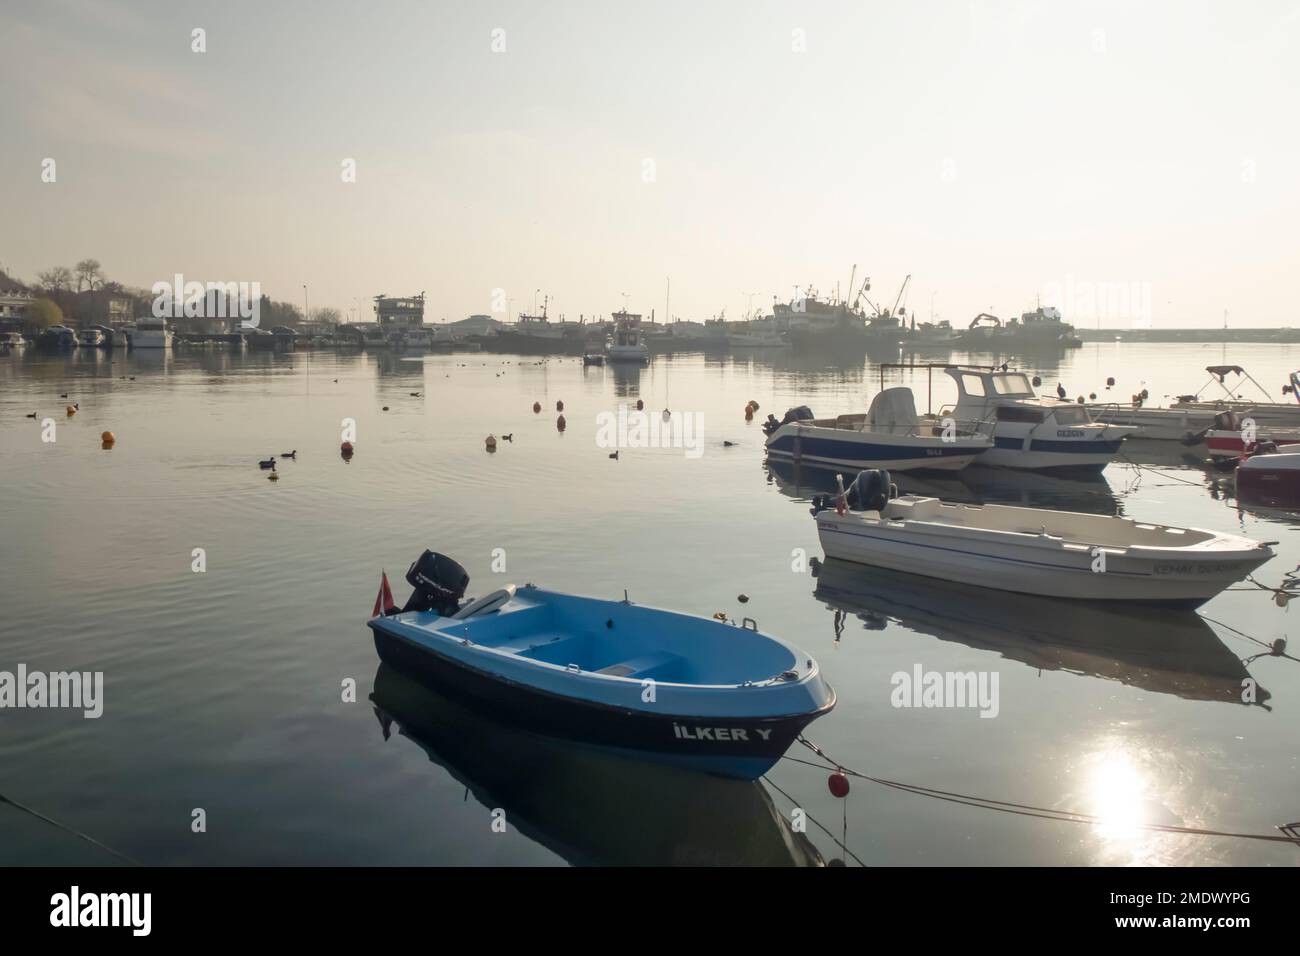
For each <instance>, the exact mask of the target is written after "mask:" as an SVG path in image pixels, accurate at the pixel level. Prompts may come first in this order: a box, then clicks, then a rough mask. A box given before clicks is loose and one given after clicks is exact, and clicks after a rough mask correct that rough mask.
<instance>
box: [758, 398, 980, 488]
mask: <svg viewBox="0 0 1300 956" xmlns="http://www.w3.org/2000/svg"><path fill="white" fill-rule="evenodd" d="M763 430H764V431H765V432H767V435H768V438H767V454H768V457H769V458H770V459H772V460H775V461H793V462H795V463H797V464H803V465H810V466H813V467H820V468H840V469H849V470H852V471H858V470H860V469H863V468H887V469H890V470H892V471H909V470H914V469H915V470H920V469H927V470H943V471H953V470H956V469H958V468H965V467H966V466H967V465H969V464H970V463H971V462H972V461H974V460H975V459H976V458H979V457H980V456H982V455H983V454H985V453H986V452H987V451H989V449H991V448H992V447H993V440H992V439H991V438H989V437H988V436H987V435H981V434H977V433H974V432H967V433H962V432H960V431H958V430H957V428H956V426H955V424H954V425H953V426H952V427H951V428H949V429H947V430H946V431H945V428H944V426H942V425H939V424H935V423H933V422H923V421H922V420H921V419H920V418H919V417H917V414H916V406H915V404H914V403H913V400H912V390H911V389H910V388H887V389H885V390H884V391H882V392H880V393H879V394H877V395H876V397H875V398H874V399H872V401H871V408H870V410H869V411H868V412H867V413H866V414H865V415H863V414H861V413H859V414H856V415H840V416H837V417H836V418H813V417H812V412H811V411H809V410H808V408H807V406H799V407H798V408H792V409H790V410H789V411H788V412H786V413H785V420H784V421H782V422H778V421H777V420H776V418H775V417H774V416H771V415H769V416H768V421H767V423H766V424H765V425H764V426H763Z"/></svg>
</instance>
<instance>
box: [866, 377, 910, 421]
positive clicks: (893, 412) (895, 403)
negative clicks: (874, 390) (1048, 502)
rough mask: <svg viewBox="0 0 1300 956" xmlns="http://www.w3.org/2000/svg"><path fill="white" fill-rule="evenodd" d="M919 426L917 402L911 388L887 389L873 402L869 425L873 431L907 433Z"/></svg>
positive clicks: (869, 414)
mask: <svg viewBox="0 0 1300 956" xmlns="http://www.w3.org/2000/svg"><path fill="white" fill-rule="evenodd" d="M917 424H918V418H917V415H916V402H915V401H914V400H913V398H912V390H911V389H910V388H907V387H905V386H899V387H897V388H887V389H885V390H884V391H883V392H879V393H878V394H877V395H876V397H875V398H873V399H872V400H871V408H870V409H869V410H868V411H867V425H868V426H869V427H870V429H871V430H872V431H880V432H894V433H897V432H904V433H906V432H910V431H912V430H913V429H914V428H916V426H917Z"/></svg>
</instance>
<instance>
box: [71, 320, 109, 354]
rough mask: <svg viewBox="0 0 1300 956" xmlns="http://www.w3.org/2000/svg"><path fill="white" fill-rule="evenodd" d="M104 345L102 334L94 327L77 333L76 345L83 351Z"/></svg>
mask: <svg viewBox="0 0 1300 956" xmlns="http://www.w3.org/2000/svg"><path fill="white" fill-rule="evenodd" d="M103 344H104V333H103V332H101V331H100V330H99V329H97V328H96V327H95V326H93V325H92V326H90V327H89V328H85V329H80V330H78V332H77V345H79V346H80V347H81V348H83V349H97V348H99V347H100V346H101V345H103Z"/></svg>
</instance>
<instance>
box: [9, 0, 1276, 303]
mask: <svg viewBox="0 0 1300 956" xmlns="http://www.w3.org/2000/svg"><path fill="white" fill-rule="evenodd" d="M0 23H3V25H4V29H3V30H0V70H3V72H4V74H5V76H6V82H5V83H4V86H3V90H0V104H3V106H2V109H3V117H4V120H3V128H4V131H5V143H6V148H5V149H4V150H3V153H2V154H0V204H2V206H3V208H4V210H5V212H6V214H7V215H6V219H7V224H8V226H9V230H8V233H9V234H8V237H7V239H6V241H4V242H3V243H0V267H3V268H4V269H6V270H7V271H8V272H9V273H10V274H11V275H13V276H14V277H15V278H18V279H20V280H23V281H31V280H33V279H34V278H35V276H36V273H37V272H38V271H40V270H43V269H47V268H50V267H51V266H55V265H67V266H71V265H73V264H74V263H75V262H76V261H77V260H78V259H82V258H86V257H94V258H97V259H98V260H99V261H100V262H101V263H102V265H103V269H104V272H105V274H106V276H107V277H108V278H110V279H115V280H117V281H119V282H122V283H123V284H126V285H131V286H140V287H144V288H146V289H147V288H149V287H150V286H152V285H153V283H155V282H158V281H170V280H171V278H172V276H173V275H174V274H176V273H181V274H183V275H184V276H185V277H186V278H187V279H190V280H196V281H200V282H210V281H246V282H252V281H256V282H259V283H260V284H261V287H262V290H263V291H264V292H266V293H267V294H269V295H271V296H272V297H273V298H275V299H279V300H284V301H289V302H294V303H297V304H299V305H301V304H302V286H303V285H304V284H306V285H307V286H308V287H309V295H310V305H311V307H312V308H317V307H321V306H327V305H328V306H334V307H336V308H338V309H339V310H340V311H341V312H342V314H343V315H344V317H345V318H346V317H348V315H349V312H350V310H352V309H354V308H356V307H357V306H358V305H359V306H360V308H361V310H362V318H365V317H367V316H368V313H369V307H370V299H371V298H372V297H373V296H375V295H377V294H380V293H388V294H392V295H408V294H414V293H418V292H420V291H421V290H424V291H426V292H427V294H428V307H427V312H426V320H427V321H431V322H436V321H444V320H447V321H454V320H457V319H461V318H464V317H465V316H467V315H469V314H473V313H487V314H492V315H493V316H494V317H495V318H498V319H503V320H505V319H511V318H513V316H514V314H516V313H518V312H521V311H525V312H526V311H531V310H532V309H533V304H534V299H535V297H536V298H537V299H538V300H540V298H541V297H542V296H549V297H550V303H551V309H550V310H551V314H552V315H553V316H556V315H560V314H564V315H566V316H567V317H569V318H572V319H576V318H577V317H578V316H579V315H580V314H583V315H587V316H591V315H594V314H604V315H608V314H609V313H610V312H612V311H614V310H616V309H618V308H620V307H622V306H623V305H624V303H625V301H626V304H627V306H628V307H629V308H630V309H631V310H632V311H636V312H641V313H644V314H646V315H649V314H650V312H651V311H652V310H654V312H655V315H656V318H658V319H659V320H661V321H662V320H663V319H664V318H665V293H666V285H667V282H668V279H669V277H671V289H672V291H671V313H672V315H673V316H675V317H680V318H689V319H696V320H701V319H707V318H710V317H712V316H714V315H716V314H718V313H719V312H720V311H721V310H722V309H724V308H725V309H726V315H727V317H728V318H739V317H740V316H741V315H742V314H743V313H744V312H746V311H747V310H748V309H749V307H750V302H751V301H752V303H753V307H754V309H755V310H761V311H763V312H770V310H771V304H772V301H773V297H774V296H776V297H778V298H779V299H780V300H781V301H785V300H788V299H789V298H790V297H791V296H792V295H793V293H794V289H795V287H796V286H797V287H800V288H805V287H808V286H814V287H816V288H817V290H818V291H819V292H820V293H822V294H823V295H830V294H832V293H834V292H835V290H836V285H837V283H838V284H839V287H840V291H841V292H842V293H844V294H847V292H848V285H849V276H850V272H851V270H852V269H853V267H854V265H855V264H856V266H857V279H858V280H859V281H860V280H861V279H862V278H863V277H864V276H870V277H871V280H872V288H871V293H870V295H871V298H872V299H873V300H874V301H876V302H877V303H878V304H881V305H892V304H893V301H894V298H895V295H896V294H897V291H898V289H899V287H900V285H901V284H902V282H903V280H904V277H905V276H907V275H908V274H911V276H912V281H911V285H910V288H909V291H908V295H907V298H906V301H905V304H906V305H907V306H908V307H909V311H913V312H914V313H915V314H916V316H917V318H918V319H920V320H925V319H928V318H929V316H930V313H931V308H932V307H933V310H934V312H935V313H937V316H938V317H941V318H945V319H948V320H950V321H951V322H952V323H953V324H954V325H958V326H965V325H966V324H967V322H969V320H970V319H971V317H973V316H974V315H975V314H976V313H978V312H983V311H991V312H994V313H996V314H999V315H1002V316H1009V315H1013V314H1018V313H1020V312H1021V311H1025V310H1028V309H1031V308H1033V307H1034V305H1035V304H1036V303H1037V301H1038V300H1039V299H1040V298H1041V300H1042V304H1044V305H1056V306H1058V307H1059V308H1061V310H1062V313H1063V315H1064V317H1065V318H1066V320H1067V321H1072V322H1075V324H1077V325H1080V326H1082V327H1085V328H1092V327H1096V326H1097V325H1098V324H1100V325H1101V326H1103V327H1114V328H1127V327H1129V326H1132V325H1139V326H1140V325H1144V324H1151V325H1154V326H1157V327H1171V326H1206V327H1218V326H1221V325H1222V323H1223V320H1224V310H1225V309H1226V310H1228V312H1229V323H1230V324H1231V325H1233V326H1238V327H1242V326H1270V325H1291V324H1295V317H1294V316H1293V309H1292V307H1291V305H1290V302H1289V296H1288V292H1289V288H1288V286H1289V284H1290V283H1289V281H1288V280H1290V279H1291V277H1292V276H1293V275H1295V274H1296V273H1297V272H1298V271H1300V255H1297V252H1296V249H1295V245H1294V242H1293V240H1292V236H1291V234H1290V233H1291V231H1292V229H1293V224H1294V223H1295V222H1296V220H1297V214H1300V185H1298V184H1297V179H1296V176H1295V174H1294V170H1295V169H1297V168H1298V164H1297V160H1298V159H1300V131H1298V130H1297V128H1296V124H1295V123H1294V121H1293V120H1291V119H1289V117H1291V116H1292V115H1293V113H1294V102H1295V93H1296V91H1297V89H1300V82H1298V81H1300V76H1298V74H1300V65H1298V63H1297V58H1296V57H1295V56H1294V54H1293V50H1294V48H1295V46H1296V42H1295V38H1296V36H1297V30H1300V5H1297V4H1296V3H1294V2H1293V3H1280V2H1278V3H1260V4H1256V5H1252V6H1250V7H1248V8H1247V7H1241V6H1238V5H1232V4H1228V3H1150V4H1143V5H1141V6H1140V7H1133V6H1130V5H1126V4H1121V3H1091V4H1074V3H1058V4H1032V3H993V2H987V3H986V2H970V3H948V4H925V5H920V4H915V5H906V6H900V5H885V4H871V5H865V4H849V3H817V4H806V3H779V2H767V3H716V4H709V5H707V6H698V7H697V6H695V5H691V4H687V3H676V2H668V3H661V4H657V5H653V6H651V5H644V6H641V5H638V6H624V5H617V6H615V5H608V4H599V3H580V2H571V3H559V2H557V3H532V4H525V3H505V2H502V3H484V4H480V5H474V6H473V7H462V6H452V5H449V4H446V5H445V4H420V3H381V4H364V3H337V4H333V3H332V4H311V3H286V4H277V5H275V6H274V7H270V6H265V7H264V6H260V5H257V4H248V3H229V4H225V5H222V6H221V7H220V8H210V7H204V6H203V5H200V4H194V3H184V2H182V3H154V2H140V3H123V2H100V3H94V2H88V0H51V2H46V3H28V2H17V3H10V4H8V5H7V6H6V9H5V11H4V12H3V13H2V14H0ZM195 29H202V30H203V31H205V32H204V35H203V40H204V43H205V47H206V49H205V51H204V52H194V51H193V49H192V46H193V44H194V43H195V40H194V34H193V31H194V30H195ZM500 31H504V32H500ZM502 47H504V49H503V48H502ZM48 159H53V160H54V161H55V166H54V169H55V179H54V181H53V182H48V181H44V179H43V174H44V173H45V172H46V160H48ZM348 161H354V162H355V182H345V181H344V176H343V172H344V171H345V163H347V162H348ZM496 290H504V292H503V293H501V294H495V293H496ZM537 290H540V293H539V292H538V291H537ZM625 296H626V298H625ZM503 298H504V299H505V300H506V305H507V308H506V310H505V311H504V312H503V311H501V310H500V309H496V308H494V305H500V304H501V300H502V299H503ZM1053 298H1056V299H1057V301H1051V300H1052V299H1053ZM1120 299H1122V300H1123V301H1122V302H1121V301H1120ZM1090 301H1091V302H1093V303H1094V305H1093V306H1092V307H1090V305H1089V303H1090Z"/></svg>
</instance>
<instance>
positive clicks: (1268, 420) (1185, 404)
mask: <svg viewBox="0 0 1300 956" xmlns="http://www.w3.org/2000/svg"><path fill="white" fill-rule="evenodd" d="M1205 370H1206V371H1207V372H1209V373H1210V378H1209V381H1207V382H1206V383H1205V384H1204V385H1202V386H1201V388H1200V389H1199V390H1197V391H1196V392H1195V393H1194V394H1191V395H1180V396H1178V400H1177V401H1176V402H1174V404H1173V405H1172V406H1171V407H1172V408H1176V409H1182V410H1187V411H1193V412H1200V413H1202V414H1209V415H1215V414H1217V413H1219V412H1225V411H1227V412H1233V413H1235V414H1237V415H1238V416H1240V417H1241V418H1250V419H1252V420H1253V421H1254V422H1255V423H1256V424H1259V425H1281V426H1293V427H1300V371H1297V372H1292V373H1291V374H1290V376H1289V379H1290V380H1289V383H1288V384H1286V385H1283V386H1282V394H1283V395H1290V396H1292V397H1293V398H1294V399H1295V401H1292V402H1279V401H1276V400H1274V399H1273V398H1272V396H1271V395H1270V393H1269V391H1268V390H1267V389H1266V388H1264V386H1263V385H1261V384H1260V383H1259V382H1258V381H1257V380H1256V379H1255V377H1254V376H1253V375H1251V374H1250V373H1249V372H1247V371H1246V370H1245V369H1244V368H1242V367H1241V366H1240V365H1207V366H1206V368H1205ZM1229 376H1236V378H1235V380H1234V382H1235V385H1234V387H1236V386H1239V385H1240V384H1241V383H1244V382H1249V383H1250V384H1251V385H1253V386H1254V387H1255V390H1256V393H1257V396H1258V397H1256V398H1247V397H1244V393H1243V392H1234V391H1233V389H1232V388H1229V387H1228V377H1229ZM1212 385H1217V386H1218V387H1219V390H1220V391H1221V392H1222V393H1223V394H1222V396H1217V397H1211V398H1205V397H1203V396H1202V393H1203V392H1205V390H1206V389H1207V388H1209V387H1210V386H1212Z"/></svg>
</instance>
